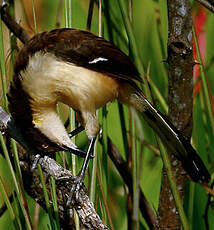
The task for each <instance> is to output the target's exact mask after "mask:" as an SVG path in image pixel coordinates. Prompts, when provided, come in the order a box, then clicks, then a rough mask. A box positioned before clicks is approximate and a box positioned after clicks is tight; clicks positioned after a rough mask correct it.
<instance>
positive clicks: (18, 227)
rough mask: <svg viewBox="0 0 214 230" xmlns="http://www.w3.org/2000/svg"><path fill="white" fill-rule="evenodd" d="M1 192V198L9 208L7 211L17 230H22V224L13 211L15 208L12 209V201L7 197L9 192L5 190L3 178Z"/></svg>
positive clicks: (0, 181) (0, 182) (0, 183)
mask: <svg viewBox="0 0 214 230" xmlns="http://www.w3.org/2000/svg"><path fill="white" fill-rule="evenodd" d="M0 190H1V196H2V197H3V199H4V201H5V204H6V206H7V209H8V211H9V214H10V217H11V219H12V221H13V223H14V226H15V228H16V229H17V230H18V229H20V230H21V229H22V228H21V225H20V222H19V221H18V220H17V216H16V214H15V212H14V210H13V207H12V205H11V203H10V200H9V198H8V196H7V192H6V190H5V188H4V185H3V182H2V178H1V177H0Z"/></svg>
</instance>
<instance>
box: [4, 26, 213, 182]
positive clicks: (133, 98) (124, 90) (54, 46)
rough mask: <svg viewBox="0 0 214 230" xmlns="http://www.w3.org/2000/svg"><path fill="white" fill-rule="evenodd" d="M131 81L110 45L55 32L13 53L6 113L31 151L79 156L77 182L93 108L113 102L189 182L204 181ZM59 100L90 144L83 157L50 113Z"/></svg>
mask: <svg viewBox="0 0 214 230" xmlns="http://www.w3.org/2000/svg"><path fill="white" fill-rule="evenodd" d="M136 82H141V78H140V75H139V73H138V71H137V69H136V67H135V66H134V65H133V64H132V62H131V61H130V58H129V57H128V56H127V55H126V54H124V53H123V52H122V51H121V50H120V49H119V48H117V47H116V46H115V45H113V44H112V43H110V42H108V41H106V40H105V39H103V38H100V37H98V36H96V35H94V34H92V33H90V32H87V31H82V30H78V29H55V30H52V31H50V32H43V33H40V34H37V35H35V36H34V37H33V38H32V39H30V40H29V42H28V43H27V44H25V46H24V47H23V48H22V50H21V51H20V52H19V54H18V56H17V59H16V63H15V68H14V77H13V82H12V84H11V86H10V89H9V93H8V99H9V109H10V112H11V114H12V117H13V118H14V120H15V121H16V123H17V125H18V126H19V127H20V129H21V132H22V134H23V136H24V138H25V139H26V140H27V141H28V142H29V143H30V144H31V146H32V147H33V148H34V149H35V151H36V153H50V152H55V151H58V150H67V151H70V152H73V153H75V154H77V155H79V156H82V157H85V160H84V163H83V166H82V169H81V171H80V173H79V176H78V183H79V184H81V183H82V181H83V179H84V175H85V170H86V168H87V166H88V162H89V159H90V155H91V154H92V150H93V147H94V142H95V138H96V136H97V134H98V132H99V124H98V120H97V116H96V110H97V109H99V108H100V107H102V106H104V105H106V103H108V102H111V101H113V100H115V99H118V100H119V101H120V102H121V103H125V104H127V105H129V106H132V107H134V108H135V109H136V110H138V111H139V112H141V114H142V115H143V117H144V118H145V120H146V121H147V122H148V124H149V125H150V126H151V127H152V128H153V129H154V131H155V132H156V133H157V134H158V135H159V136H160V138H161V140H162V141H163V143H164V144H165V145H166V147H167V148H168V149H169V150H170V151H171V152H172V153H174V154H175V155H176V157H177V158H178V159H179V160H180V161H181V163H182V165H183V168H184V169H185V170H186V172H187V173H188V174H189V176H190V177H191V178H192V180H193V181H196V182H198V181H200V182H209V180H210V174H209V172H208V171H207V169H206V167H205V166H204V164H203V162H202V160H201V159H200V157H199V156H198V155H197V154H196V151H195V150H194V148H193V147H192V146H191V144H190V143H189V142H188V141H187V140H186V138H185V137H184V136H182V134H181V133H180V132H179V131H178V130H177V129H176V128H175V127H174V126H173V125H172V123H171V122H170V121H169V120H168V119H167V118H166V117H165V116H163V115H162V114H161V113H160V112H159V111H158V110H157V109H156V108H155V107H154V106H153V105H152V104H151V103H150V102H149V101H148V100H147V99H146V98H145V96H144V95H143V93H142V91H141V90H140V89H139V87H138V86H137V84H136ZM59 101H60V102H63V103H64V104H67V105H68V106H70V107H71V108H73V109H74V110H75V111H77V112H78V113H79V114H80V115H81V117H82V121H83V127H84V128H85V131H86V134H87V136H88V139H89V141H90V144H89V148H88V151H87V153H85V152H84V151H82V150H80V149H79V148H77V147H76V146H75V145H74V144H73V143H72V142H71V140H70V138H69V135H68V133H67V132H66V130H65V128H64V125H63V124H62V122H61V120H60V118H59V117H58V115H57V112H56V104H57V102H59ZM81 130H82V129H79V131H81Z"/></svg>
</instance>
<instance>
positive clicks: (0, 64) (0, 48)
mask: <svg viewBox="0 0 214 230" xmlns="http://www.w3.org/2000/svg"><path fill="white" fill-rule="evenodd" d="M0 70H1V82H2V90H3V98H4V104H3V106H4V108H5V110H7V107H8V101H7V80H6V69H5V59H4V42H3V31H2V21H1V20H0Z"/></svg>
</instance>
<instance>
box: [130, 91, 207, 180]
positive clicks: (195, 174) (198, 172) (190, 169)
mask: <svg viewBox="0 0 214 230" xmlns="http://www.w3.org/2000/svg"><path fill="white" fill-rule="evenodd" d="M129 104H130V105H132V106H133V107H135V109H137V110H139V111H140V112H141V113H142V115H143V117H144V119H145V120H146V121H147V123H148V124H149V125H150V126H151V127H152V128H153V129H154V131H155V132H156V133H157V134H158V135H159V137H160V138H161V140H162V142H163V143H164V144H165V145H166V147H167V148H168V149H169V150H170V152H172V153H173V154H174V155H175V156H176V157H177V158H178V159H179V160H180V161H181V163H182V166H183V168H184V169H185V171H186V172H187V173H188V174H189V176H190V177H191V179H192V180H193V181H195V182H199V181H200V182H206V183H208V182H209V180H210V174H209V172H208V170H207V169H206V167H205V165H204V163H203V162H202V160H201V158H200V157H199V155H198V154H197V153H196V151H195V149H194V148H193V147H192V145H191V144H190V143H189V142H188V140H187V139H186V138H185V137H184V136H183V135H182V134H181V133H180V132H179V131H178V130H177V129H176V128H175V126H174V125H173V124H172V123H171V122H170V121H169V120H168V119H167V118H166V117H165V116H164V115H163V114H161V113H160V112H159V111H158V110H157V109H155V108H154V107H153V106H152V104H151V103H150V102H149V101H148V100H147V99H146V98H145V97H144V95H143V94H142V93H141V92H135V93H134V94H132V96H130V97H129Z"/></svg>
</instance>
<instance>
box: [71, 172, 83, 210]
mask: <svg viewBox="0 0 214 230" xmlns="http://www.w3.org/2000/svg"><path fill="white" fill-rule="evenodd" d="M72 183H73V184H72V187H71V191H70V194H69V197H68V200H67V207H69V206H70V205H71V203H72V202H73V201H74V200H75V201H77V202H78V200H79V196H80V194H79V193H80V189H81V188H82V185H83V179H82V177H80V176H76V177H75V178H74V179H73V181H72Z"/></svg>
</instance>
